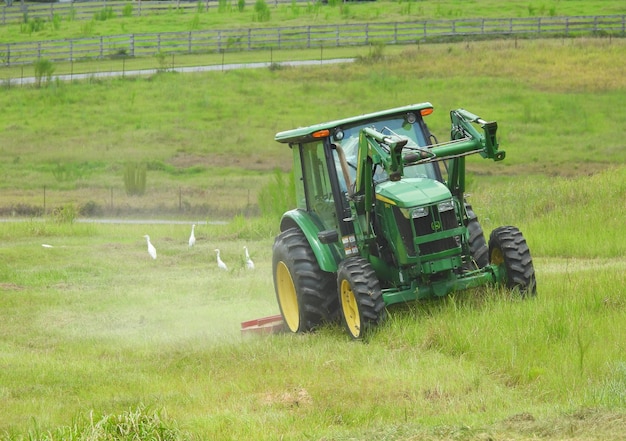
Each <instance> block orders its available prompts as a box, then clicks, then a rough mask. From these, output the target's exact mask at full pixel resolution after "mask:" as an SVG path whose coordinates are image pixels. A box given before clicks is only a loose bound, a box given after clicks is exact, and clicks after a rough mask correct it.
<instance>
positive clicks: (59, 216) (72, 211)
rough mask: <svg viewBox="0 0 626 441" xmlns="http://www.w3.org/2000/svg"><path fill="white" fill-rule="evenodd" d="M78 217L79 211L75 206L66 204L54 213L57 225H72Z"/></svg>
mask: <svg viewBox="0 0 626 441" xmlns="http://www.w3.org/2000/svg"><path fill="white" fill-rule="evenodd" d="M77 217H78V210H76V207H75V206H74V204H65V205H63V206H62V207H58V208H55V209H54V210H53V211H52V218H53V219H54V222H56V223H57V224H71V223H73V222H74V221H75V220H76V218H77Z"/></svg>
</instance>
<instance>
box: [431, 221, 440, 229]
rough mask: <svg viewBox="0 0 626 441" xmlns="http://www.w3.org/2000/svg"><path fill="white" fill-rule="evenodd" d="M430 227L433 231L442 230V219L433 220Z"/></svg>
mask: <svg viewBox="0 0 626 441" xmlns="http://www.w3.org/2000/svg"><path fill="white" fill-rule="evenodd" d="M430 228H432V230H433V231H439V230H441V222H440V221H433V222H431V224H430Z"/></svg>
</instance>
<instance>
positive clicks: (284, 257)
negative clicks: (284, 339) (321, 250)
mask: <svg viewBox="0 0 626 441" xmlns="http://www.w3.org/2000/svg"><path fill="white" fill-rule="evenodd" d="M272 267H273V276H274V289H275V291H276V299H277V300H278V306H279V307H280V313H281V314H282V316H283V319H284V320H285V323H286V324H287V327H288V328H289V330H290V331H291V332H308V331H311V330H313V329H315V328H316V327H317V326H319V325H320V324H322V323H323V322H327V321H333V320H335V319H336V317H337V314H338V309H339V305H338V300H337V296H336V294H335V292H336V280H335V275H334V274H333V273H327V272H325V271H322V270H321V269H320V267H319V264H318V263H317V259H316V258H315V254H314V253H313V250H312V249H311V246H310V245H309V242H308V241H307V239H306V236H305V235H304V233H302V231H300V230H299V229H297V228H290V229H288V230H286V231H283V232H282V233H280V234H279V235H278V236H277V237H276V240H275V241H274V247H273V256H272Z"/></svg>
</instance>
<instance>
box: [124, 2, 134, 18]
mask: <svg viewBox="0 0 626 441" xmlns="http://www.w3.org/2000/svg"><path fill="white" fill-rule="evenodd" d="M132 16H133V4H132V3H126V4H125V5H124V7H123V8H122V17H132Z"/></svg>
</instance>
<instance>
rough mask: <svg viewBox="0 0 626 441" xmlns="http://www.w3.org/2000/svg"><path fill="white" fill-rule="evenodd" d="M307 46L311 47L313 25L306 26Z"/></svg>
mask: <svg viewBox="0 0 626 441" xmlns="http://www.w3.org/2000/svg"><path fill="white" fill-rule="evenodd" d="M306 47H307V49H311V26H310V25H309V26H307V27H306Z"/></svg>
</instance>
